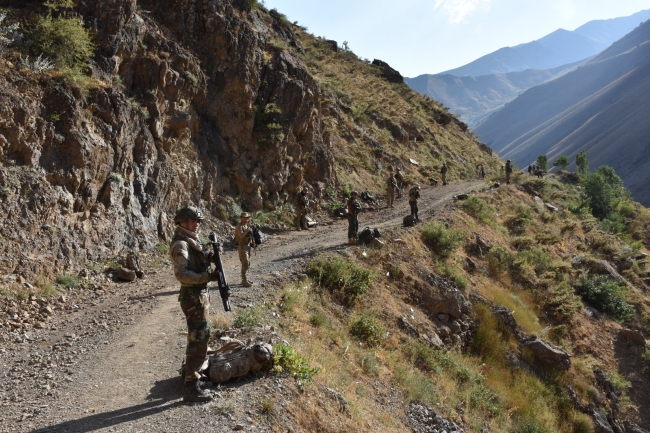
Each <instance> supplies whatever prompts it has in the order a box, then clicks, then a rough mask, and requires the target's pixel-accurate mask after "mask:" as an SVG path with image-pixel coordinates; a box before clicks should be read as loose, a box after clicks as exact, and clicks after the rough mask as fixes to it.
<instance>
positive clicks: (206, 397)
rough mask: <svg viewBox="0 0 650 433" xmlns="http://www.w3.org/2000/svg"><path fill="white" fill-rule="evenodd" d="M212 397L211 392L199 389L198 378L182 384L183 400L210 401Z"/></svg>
mask: <svg viewBox="0 0 650 433" xmlns="http://www.w3.org/2000/svg"><path fill="white" fill-rule="evenodd" d="M213 398H214V397H213V396H212V394H210V393H209V392H208V391H205V390H203V389H201V383H200V382H199V381H198V380H195V381H194V382H185V383H184V384H183V401H188V402H196V403H205V402H208V401H212V399H213Z"/></svg>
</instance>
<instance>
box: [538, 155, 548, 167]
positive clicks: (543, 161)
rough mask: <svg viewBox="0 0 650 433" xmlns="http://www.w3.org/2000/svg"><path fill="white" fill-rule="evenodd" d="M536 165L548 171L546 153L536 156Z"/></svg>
mask: <svg viewBox="0 0 650 433" xmlns="http://www.w3.org/2000/svg"><path fill="white" fill-rule="evenodd" d="M536 162H537V166H538V167H539V168H541V169H542V170H544V171H548V169H549V167H548V157H547V156H546V155H539V156H538V157H537V161H536Z"/></svg>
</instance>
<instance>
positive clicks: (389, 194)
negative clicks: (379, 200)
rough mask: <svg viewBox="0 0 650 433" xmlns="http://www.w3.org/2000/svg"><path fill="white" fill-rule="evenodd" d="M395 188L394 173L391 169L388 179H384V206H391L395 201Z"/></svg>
mask: <svg viewBox="0 0 650 433" xmlns="http://www.w3.org/2000/svg"><path fill="white" fill-rule="evenodd" d="M396 189H397V181H396V180H395V175H394V173H393V172H392V171H391V172H390V176H388V180H387V181H386V207H393V202H394V201H395V190H396Z"/></svg>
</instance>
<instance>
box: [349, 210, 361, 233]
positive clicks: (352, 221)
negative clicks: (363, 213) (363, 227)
mask: <svg viewBox="0 0 650 433" xmlns="http://www.w3.org/2000/svg"><path fill="white" fill-rule="evenodd" d="M358 233H359V217H358V216H357V215H348V239H357V236H358Z"/></svg>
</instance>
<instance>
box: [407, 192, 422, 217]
mask: <svg viewBox="0 0 650 433" xmlns="http://www.w3.org/2000/svg"><path fill="white" fill-rule="evenodd" d="M419 198H420V186H419V185H417V184H416V185H415V186H413V188H411V190H410V191H409V205H411V216H413V217H415V219H416V220H419V219H420V218H419V217H418V199H419Z"/></svg>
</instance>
